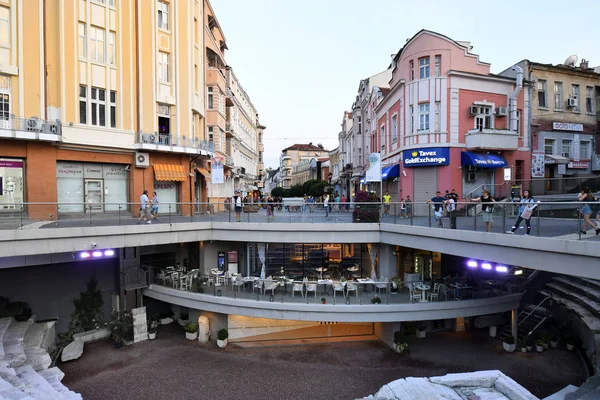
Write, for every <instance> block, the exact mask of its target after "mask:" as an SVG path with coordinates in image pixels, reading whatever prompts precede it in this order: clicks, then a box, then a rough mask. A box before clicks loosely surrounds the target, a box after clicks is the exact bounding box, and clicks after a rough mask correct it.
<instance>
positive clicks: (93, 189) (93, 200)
mask: <svg viewBox="0 0 600 400" xmlns="http://www.w3.org/2000/svg"><path fill="white" fill-rule="evenodd" d="M103 186H104V185H103V184H102V179H86V180H85V203H86V210H88V211H90V212H102V211H103V209H104V207H103V203H104V190H103Z"/></svg>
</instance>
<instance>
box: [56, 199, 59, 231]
mask: <svg viewBox="0 0 600 400" xmlns="http://www.w3.org/2000/svg"><path fill="white" fill-rule="evenodd" d="M58 210H59V206H58V203H56V226H58V220H59V217H58Z"/></svg>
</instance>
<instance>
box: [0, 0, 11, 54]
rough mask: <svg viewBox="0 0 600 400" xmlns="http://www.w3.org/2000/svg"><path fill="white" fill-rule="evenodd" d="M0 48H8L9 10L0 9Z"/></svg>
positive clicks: (5, 8) (6, 8)
mask: <svg viewBox="0 0 600 400" xmlns="http://www.w3.org/2000/svg"><path fill="white" fill-rule="evenodd" d="M0 46H2V47H10V10H9V9H8V7H0Z"/></svg>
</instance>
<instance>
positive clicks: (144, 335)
mask: <svg viewBox="0 0 600 400" xmlns="http://www.w3.org/2000/svg"><path fill="white" fill-rule="evenodd" d="M144 340H148V334H147V333H135V334H134V335H133V343H139V342H143V341H144Z"/></svg>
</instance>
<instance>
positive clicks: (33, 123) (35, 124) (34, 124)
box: [25, 118, 42, 132]
mask: <svg viewBox="0 0 600 400" xmlns="http://www.w3.org/2000/svg"><path fill="white" fill-rule="evenodd" d="M25 130H27V131H29V132H40V131H41V130H42V121H40V120H39V119H35V118H30V119H27V120H25Z"/></svg>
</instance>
